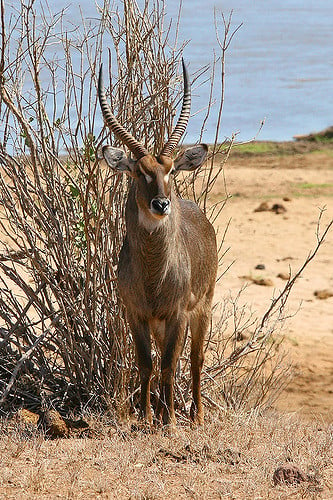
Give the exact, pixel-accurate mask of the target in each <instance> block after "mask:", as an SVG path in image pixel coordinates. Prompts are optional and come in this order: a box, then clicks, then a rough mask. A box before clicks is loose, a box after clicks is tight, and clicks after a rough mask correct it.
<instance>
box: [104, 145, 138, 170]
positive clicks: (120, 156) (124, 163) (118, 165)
mask: <svg viewBox="0 0 333 500" xmlns="http://www.w3.org/2000/svg"><path fill="white" fill-rule="evenodd" d="M102 155H103V158H104V160H105V161H106V163H107V164H108V165H109V167H110V168H112V169H113V170H116V171H117V172H126V173H128V174H130V175H134V171H135V161H134V160H131V159H130V158H127V156H126V153H125V151H123V150H122V149H118V148H112V147H111V146H103V148H102Z"/></svg>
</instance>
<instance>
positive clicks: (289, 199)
mask: <svg viewBox="0 0 333 500" xmlns="http://www.w3.org/2000/svg"><path fill="white" fill-rule="evenodd" d="M282 199H283V201H291V198H289V196H284V197H283V198H282Z"/></svg>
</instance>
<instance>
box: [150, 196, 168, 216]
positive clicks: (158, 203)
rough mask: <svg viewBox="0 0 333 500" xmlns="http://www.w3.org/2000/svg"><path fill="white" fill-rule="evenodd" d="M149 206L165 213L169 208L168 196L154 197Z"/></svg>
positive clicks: (159, 212) (162, 213)
mask: <svg viewBox="0 0 333 500" xmlns="http://www.w3.org/2000/svg"><path fill="white" fill-rule="evenodd" d="M151 206H152V208H153V209H154V211H155V212H156V213H158V214H161V215H166V214H167V213H168V212H169V210H170V200H168V198H154V199H153V200H152V202H151Z"/></svg>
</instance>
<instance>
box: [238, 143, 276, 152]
mask: <svg viewBox="0 0 333 500" xmlns="http://www.w3.org/2000/svg"><path fill="white" fill-rule="evenodd" d="M276 144H278V143H274V142H260V141H259V142H248V143H246V144H239V145H237V144H236V145H234V146H233V147H232V152H233V153H241V154H253V155H258V154H275V153H276V152H277V147H276Z"/></svg>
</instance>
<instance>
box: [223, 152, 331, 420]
mask: <svg viewBox="0 0 333 500" xmlns="http://www.w3.org/2000/svg"><path fill="white" fill-rule="evenodd" d="M289 149H290V143H286V144H285V151H286V153H287V154H284V151H283V145H280V151H279V153H278V154H276V153H274V154H247V155H246V154H238V153H236V154H232V155H231V157H230V159H229V160H228V162H227V164H226V167H225V177H226V181H227V192H228V193H229V194H230V195H232V198H231V199H230V200H229V201H228V202H227V205H226V207H225V208H224V209H223V211H222V213H221V215H220V216H219V219H218V221H217V225H218V226H219V227H220V233H223V231H224V228H225V227H226V225H227V224H228V222H229V221H230V220H231V223H230V226H229V229H228V231H227V234H226V237H225V243H224V248H225V249H226V248H228V247H230V249H229V251H228V252H227V254H226V256H225V257H224V261H223V262H224V267H225V268H226V267H228V266H229V265H230V264H231V263H232V262H233V261H235V262H234V263H233V265H232V266H231V268H230V269H229V270H228V272H227V273H226V274H225V275H224V276H223V278H222V279H221V280H220V281H219V283H218V285H217V290H216V300H217V301H218V300H221V299H223V297H225V296H226V295H228V294H229V290H231V292H232V293H233V294H234V295H236V294H237V292H238V291H239V289H240V287H241V286H242V285H243V284H245V283H248V284H249V286H247V288H246V289H245V290H244V292H243V293H242V302H243V303H247V304H248V305H249V306H251V307H252V309H253V311H254V312H256V313H257V314H258V315H260V314H261V313H263V312H264V311H265V310H266V309H267V308H268V307H269V305H270V301H271V298H272V296H273V294H275V295H276V294H277V292H278V291H279V290H281V288H282V287H283V286H284V284H285V283H286V282H285V281H284V279H282V278H281V277H278V275H279V274H280V273H282V274H286V275H288V274H289V271H291V273H292V274H293V273H295V272H296V271H297V270H298V269H299V268H300V266H301V265H302V264H303V262H304V261H305V259H306V258H307V256H308V255H309V253H310V251H311V250H313V249H314V248H315V247H316V243H317V239H316V231H317V224H318V217H319V214H320V210H321V209H324V208H325V211H324V212H323V214H322V219H321V223H320V230H319V231H320V233H322V232H323V230H324V228H325V227H326V225H327V224H328V222H329V221H330V220H331V219H332V218H333V154H332V151H331V150H323V151H305V152H304V151H303V152H302V151H301V152H297V151H296V152H295V151H294V152H292V154H290V151H289ZM300 149H302V148H300ZM224 194H225V188H224V184H223V179H222V176H221V179H220V180H219V183H218V185H217V186H216V189H215V190H214V197H215V198H216V199H218V198H219V197H221V196H224ZM263 202H266V207H267V206H268V208H271V207H272V206H273V205H274V204H280V205H283V207H284V208H285V211H284V210H283V209H281V210H280V212H282V213H274V212H272V211H255V209H257V208H258V207H259V205H260V204H261V203H263ZM257 265H261V266H264V269H256V266H257ZM256 278H258V279H260V278H268V279H270V280H272V282H273V285H272V286H260V285H256V284H254V283H253V282H252V279H256ZM318 291H327V293H326V292H325V293H324V297H327V298H322V299H319V298H317V296H316V295H315V294H316V292H318ZM330 295H333V229H332V230H331V231H330V232H329V234H328V235H327V238H326V240H325V243H324V244H323V245H322V247H321V248H320V250H319V252H318V254H317V256H316V257H315V259H314V260H313V261H312V262H311V263H310V264H309V266H308V267H307V268H306V270H305V271H304V273H303V274H302V276H301V278H300V279H299V280H298V281H297V283H296V285H295V287H294V288H293V290H292V293H291V295H290V297H289V300H288V311H289V312H290V315H291V317H290V318H289V319H288V320H287V322H286V324H285V326H284V329H283V334H284V337H285V342H284V346H285V348H287V349H288V351H289V357H290V359H291V361H292V363H293V364H294V367H295V375H294V378H293V380H292V382H291V384H290V385H289V387H288V388H287V389H286V390H285V391H284V392H283V394H282V396H281V397H280V399H279V400H278V401H277V403H276V406H277V407H278V408H279V409H283V410H287V411H288V412H297V413H298V414H300V415H302V416H305V417H307V418H313V417H316V418H317V417H318V416H322V418H323V419H324V420H326V421H330V422H332V421H333V296H330Z"/></svg>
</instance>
